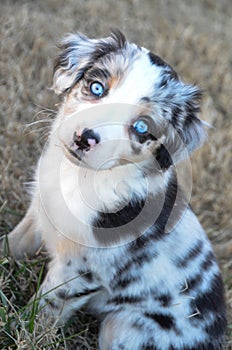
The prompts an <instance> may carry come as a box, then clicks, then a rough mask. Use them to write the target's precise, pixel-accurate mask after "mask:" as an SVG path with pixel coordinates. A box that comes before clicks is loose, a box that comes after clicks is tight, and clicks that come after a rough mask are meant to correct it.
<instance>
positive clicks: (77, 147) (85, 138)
mask: <svg viewBox="0 0 232 350" xmlns="http://www.w3.org/2000/svg"><path fill="white" fill-rule="evenodd" d="M99 142H100V135H99V134H98V133H96V132H94V131H93V130H91V129H84V130H83V132H82V133H81V135H78V134H77V133H76V132H74V134H73V142H72V145H71V147H70V148H67V149H68V151H69V153H70V154H71V155H72V156H74V157H75V158H77V159H79V160H81V159H82V158H83V156H84V155H85V154H86V153H87V152H88V151H90V150H91V149H93V148H94V147H95V146H96V145H97V144H98V143H99Z"/></svg>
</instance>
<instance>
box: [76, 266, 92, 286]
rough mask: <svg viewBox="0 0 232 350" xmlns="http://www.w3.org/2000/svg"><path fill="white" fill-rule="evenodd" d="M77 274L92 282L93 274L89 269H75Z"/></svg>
mask: <svg viewBox="0 0 232 350" xmlns="http://www.w3.org/2000/svg"><path fill="white" fill-rule="evenodd" d="M77 273H78V275H80V277H81V278H83V279H84V280H86V281H87V282H89V283H90V282H93V280H94V276H93V274H92V272H91V271H86V270H80V269H79V270H78V271H77Z"/></svg>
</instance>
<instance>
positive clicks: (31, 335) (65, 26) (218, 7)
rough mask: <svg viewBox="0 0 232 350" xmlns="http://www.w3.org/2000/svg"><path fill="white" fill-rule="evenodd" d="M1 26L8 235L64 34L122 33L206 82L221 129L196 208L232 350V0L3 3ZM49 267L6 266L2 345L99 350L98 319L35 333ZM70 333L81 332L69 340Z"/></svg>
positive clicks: (47, 113)
mask: <svg viewBox="0 0 232 350" xmlns="http://www.w3.org/2000/svg"><path fill="white" fill-rule="evenodd" d="M64 4H65V5H64ZM103 4H104V5H103ZM0 23H1V28H0V39H1V48H0V50H1V52H0V55H1V61H0V82H1V90H0V103H1V104H0V105H1V107H0V109H1V110H0V113H1V123H0V131H1V134H0V174H1V175H0V183H1V193H0V208H1V209H0V216H1V220H0V232H1V233H2V234H3V233H6V232H8V231H10V229H12V228H13V227H14V225H15V224H16V223H17V222H18V221H19V219H20V217H21V215H22V214H23V213H24V212H25V210H26V208H27V205H28V199H29V196H28V195H27V191H26V187H27V186H24V184H25V183H27V182H28V181H30V180H31V179H32V178H33V169H34V166H35V164H36V159H37V158H38V155H39V153H40V151H41V148H42V144H43V139H44V137H46V132H47V130H48V129H47V125H48V124H47V122H46V119H51V118H52V116H53V114H54V112H53V110H54V109H56V108H55V107H54V105H55V103H56V102H57V98H56V97H55V96H54V95H53V94H52V92H50V91H49V90H48V89H47V87H49V86H50V85H51V72H52V58H53V57H54V55H55V53H56V48H55V43H56V42H57V40H58V38H59V37H60V36H62V35H63V33H65V32H70V31H76V30H78V31H82V32H84V33H86V34H89V35H91V36H102V35H103V36H104V35H106V34H107V33H109V30H110V28H111V27H119V28H120V29H121V30H122V31H124V32H125V33H126V34H127V36H128V38H129V39H130V40H131V41H136V42H137V43H139V44H140V45H143V46H145V47H148V48H150V49H152V50H153V51H156V52H157V53H159V54H160V55H161V56H163V57H164V58H165V59H166V60H167V61H168V62H169V63H170V64H172V65H173V66H174V67H175V69H176V70H177V71H178V72H179V73H180V75H181V76H182V77H184V80H185V81H188V82H197V83H199V84H200V86H201V87H202V88H203V89H204V90H205V98H204V101H203V108H202V117H203V118H204V119H205V120H207V121H208V122H210V123H211V124H212V125H213V126H214V127H215V129H213V130H211V131H210V137H209V142H208V144H207V145H206V146H205V147H204V148H203V149H202V150H200V151H198V152H197V154H196V156H194V159H193V161H192V171H193V179H194V186H193V188H194V190H193V195H192V206H193V207H194V209H195V211H196V213H197V214H198V216H199V217H200V220H201V222H202V224H203V226H204V228H205V229H206V231H207V233H208V234H209V236H210V238H211V240H212V243H213V244H214V245H215V249H216V253H217V254H218V257H219V263H220V266H221V269H222V272H223V278H224V281H225V287H226V296H227V304H228V319H229V329H228V343H227V347H226V349H227V350H229V349H232V335H231V333H232V274H231V270H232V256H231V253H232V235H231V227H232V218H231V203H232V189H231V173H232V161H231V153H232V145H231V140H232V126H231V120H230V111H231V110H232V98H231V96H232V95H231V93H232V90H231V81H232V79H231V78H232V59H231V57H232V45H231V42H232V6H231V1H230V0H221V1H213V0H196V1H189V0H188V1H181V0H176V1H169V0H146V1H143V2H142V1H138V0H125V1H117V2H116V1H113V0H108V1H106V2H102V1H94V0H92V1H90V0H87V1H81V0H67V1H65V2H63V1H61V0H47V1H45V0H44V1H43V0H42V1H36V0H34V1H30V0H24V1H13V0H12V1H11V0H5V1H4V0H2V1H1V11H0ZM41 111H42V112H41ZM39 119H43V120H44V122H42V123H41V124H36V125H34V126H33V127H31V128H29V129H27V130H26V131H24V132H23V127H22V126H23V125H25V124H27V123H31V122H33V121H34V120H39ZM43 261H44V259H43V257H42V258H41V257H40V258H38V259H34V260H32V261H28V262H20V263H19V262H13V261H12V260H4V261H2V279H1V281H0V282H1V295H0V297H1V299H0V300H2V305H0V317H1V318H2V323H1V324H0V326H2V327H1V330H0V348H1V349H3V350H5V349H39V350H42V349H61V350H62V349H70V350H71V349H77V348H78V349H95V348H96V347H97V346H96V336H95V335H96V333H97V324H96V321H95V320H92V319H90V318H87V317H85V316H83V315H82V314H79V317H77V318H75V319H74V321H73V322H71V323H70V324H69V325H68V326H67V327H66V329H65V330H64V331H63V332H64V333H57V332H56V329H54V328H53V329H50V331H49V332H46V333H43V331H41V329H40V324H41V322H38V321H37V320H34V319H33V317H32V319H31V321H32V326H31V328H30V329H28V325H27V323H25V321H24V320H23V317H24V316H23V315H24V314H23V312H22V308H23V305H25V304H26V301H27V300H28V299H29V297H30V295H31V294H33V291H34V290H35V289H36V286H37V284H38V276H39V271H40V269H41V266H42V265H43ZM3 293H4V294H3ZM24 311H25V310H24ZM33 321H36V322H34V323H33ZM7 334H8V335H7ZM71 334H75V335H76V336H75V337H74V338H72V339H70V340H63V339H64V338H65V337H66V338H68V337H70V336H71ZM7 342H8V343H7ZM48 344H50V345H48Z"/></svg>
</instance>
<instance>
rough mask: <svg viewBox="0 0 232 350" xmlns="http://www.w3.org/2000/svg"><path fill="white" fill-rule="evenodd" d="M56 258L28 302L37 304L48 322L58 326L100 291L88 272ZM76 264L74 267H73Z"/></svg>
mask: <svg viewBox="0 0 232 350" xmlns="http://www.w3.org/2000/svg"><path fill="white" fill-rule="evenodd" d="M70 265H71V263H70V260H69V261H68V262H67V263H64V262H61V261H60V260H59V259H58V258H55V259H54V260H53V261H52V262H51V263H50V267H49V270H48V272H47V275H46V277H45V280H44V281H43V283H42V285H41V287H40V289H39V291H38V293H37V294H36V295H35V296H34V297H33V298H32V300H31V303H30V304H33V303H34V302H35V303H38V304H37V307H38V312H39V313H40V312H41V313H42V314H43V315H45V316H46V319H49V321H50V322H55V323H56V325H58V326H61V325H64V323H65V322H66V321H67V320H68V319H69V318H70V317H71V316H72V314H73V313H75V311H77V310H79V309H80V308H81V307H83V306H84V305H85V304H86V303H87V302H88V300H89V299H90V298H92V297H93V296H95V295H96V294H97V293H98V292H99V291H100V289H101V287H100V285H99V284H98V283H97V282H96V281H93V280H90V278H89V274H90V273H89V272H88V271H86V272H85V271H81V270H80V269H78V268H77V267H76V266H75V267H72V266H70ZM75 265H76V264H75Z"/></svg>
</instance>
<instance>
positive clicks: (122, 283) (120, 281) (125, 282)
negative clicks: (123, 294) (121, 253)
mask: <svg viewBox="0 0 232 350" xmlns="http://www.w3.org/2000/svg"><path fill="white" fill-rule="evenodd" d="M138 281H139V277H138V276H130V275H128V276H124V277H122V276H121V275H120V274H118V276H117V277H116V278H114V279H113V280H112V281H111V282H110V288H111V289H113V290H115V289H118V288H120V289H125V288H127V287H128V286H129V285H130V284H132V283H134V282H138Z"/></svg>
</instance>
